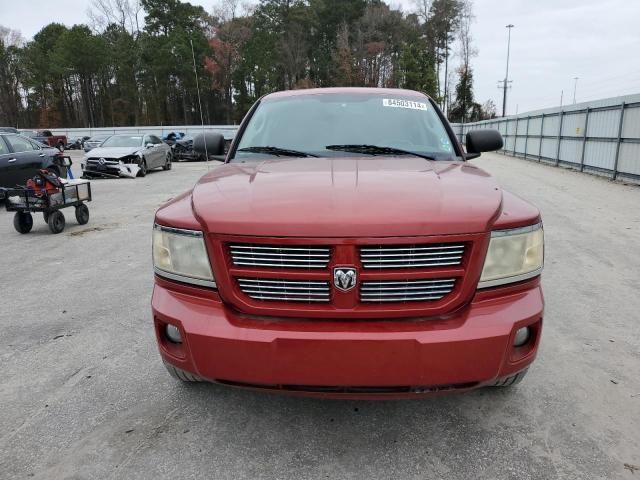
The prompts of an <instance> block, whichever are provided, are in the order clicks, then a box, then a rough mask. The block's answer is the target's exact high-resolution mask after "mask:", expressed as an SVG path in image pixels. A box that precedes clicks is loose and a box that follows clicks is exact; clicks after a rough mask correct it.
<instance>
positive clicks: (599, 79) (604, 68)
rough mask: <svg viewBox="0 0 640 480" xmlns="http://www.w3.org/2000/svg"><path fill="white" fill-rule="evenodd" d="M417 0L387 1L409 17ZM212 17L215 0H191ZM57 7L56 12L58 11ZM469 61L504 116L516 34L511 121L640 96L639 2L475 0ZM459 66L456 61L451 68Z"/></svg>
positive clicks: (82, 6) (82, 17)
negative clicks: (473, 50)
mask: <svg viewBox="0 0 640 480" xmlns="http://www.w3.org/2000/svg"><path fill="white" fill-rule="evenodd" d="M414 2H415V0H387V3H389V4H391V5H393V6H395V7H400V8H402V9H403V10H404V11H406V12H408V11H411V10H412V9H413V6H414ZM191 3H194V4H198V5H202V6H203V7H204V8H205V9H206V10H208V11H211V10H212V8H213V5H214V3H215V0H192V1H191ZM54 4H55V8H53V5H54ZM88 4H89V1H88V0H56V1H55V2H51V0H27V2H23V3H18V4H16V3H15V2H14V1H13V0H0V12H1V13H0V24H1V25H4V26H7V27H10V28H13V29H17V30H20V31H21V32H22V34H23V36H24V37H25V38H27V39H29V38H31V37H32V36H33V35H34V34H35V33H37V32H38V31H39V30H40V29H41V28H42V27H43V26H44V25H46V24H47V23H50V22H53V21H55V22H59V23H64V24H66V25H73V24H74V23H86V22H87V21H88V17H87V5H88ZM474 13H475V15H476V20H475V23H474V25H473V37H474V43H475V46H476V47H477V49H478V56H477V57H475V58H474V59H473V61H472V65H473V69H474V80H475V82H474V90H475V95H476V101H478V102H480V103H484V102H485V101H486V100H488V99H492V100H493V101H494V102H495V104H496V106H497V108H498V112H501V111H502V91H501V90H499V89H498V82H499V81H501V80H503V79H504V77H505V72H506V58H507V29H506V28H505V26H506V25H508V24H513V25H515V27H514V28H513V29H512V33H511V55H510V66H509V79H510V80H512V81H513V83H512V84H511V87H512V88H511V89H510V90H509V92H508V100H507V114H514V113H516V111H517V112H520V113H522V112H526V111H530V110H537V109H540V108H545V107H554V106H558V105H560V98H561V92H563V91H564V97H563V103H564V104H567V103H573V93H574V86H575V84H576V82H575V80H574V78H575V77H578V81H577V89H576V100H577V102H582V101H588V100H595V99H599V98H607V97H614V96H619V95H626V94H632V93H640V55H639V50H640V28H639V27H638V25H639V23H638V20H639V19H640V0H474ZM456 61H457V60H456V59H455V58H454V62H456Z"/></svg>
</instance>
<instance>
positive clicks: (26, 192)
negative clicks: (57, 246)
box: [4, 170, 91, 233]
mask: <svg viewBox="0 0 640 480" xmlns="http://www.w3.org/2000/svg"><path fill="white" fill-rule="evenodd" d="M4 194H5V195H4V197H5V206H6V209H7V211H9V212H16V214H15V216H14V217H13V226H14V227H15V229H16V230H17V231H18V232H20V233H29V232H30V231H31V229H32V228H33V215H32V214H33V213H34V212H42V216H43V218H44V221H45V222H46V223H47V224H48V225H49V230H51V233H60V232H62V231H63V230H64V227H65V224H66V220H65V218H64V214H63V213H62V212H61V210H62V209H63V208H69V207H74V208H75V214H76V220H77V221H78V223H79V224H80V225H85V224H86V223H88V222H89V207H87V205H86V202H90V201H91V184H90V183H89V182H88V181H86V180H68V181H64V182H63V181H62V180H61V179H60V178H58V177H56V176H52V175H51V174H49V172H47V171H46V170H41V171H40V173H39V174H38V176H36V177H34V178H33V179H32V180H29V182H27V185H26V186H24V187H17V188H12V189H5V190H4Z"/></svg>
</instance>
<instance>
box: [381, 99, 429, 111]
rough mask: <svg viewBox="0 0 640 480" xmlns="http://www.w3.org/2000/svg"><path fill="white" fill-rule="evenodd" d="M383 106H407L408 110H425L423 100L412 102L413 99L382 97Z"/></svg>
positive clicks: (425, 106) (425, 105)
mask: <svg viewBox="0 0 640 480" xmlns="http://www.w3.org/2000/svg"><path fill="white" fill-rule="evenodd" d="M382 106H383V107H391V108H408V109H410V110H426V109H427V104H426V103H423V102H414V101H413V100H403V99H401V98H383V99H382Z"/></svg>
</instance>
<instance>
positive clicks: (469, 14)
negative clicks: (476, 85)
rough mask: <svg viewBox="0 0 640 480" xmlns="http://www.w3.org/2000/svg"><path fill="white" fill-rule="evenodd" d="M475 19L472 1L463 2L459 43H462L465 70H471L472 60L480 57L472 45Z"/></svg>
mask: <svg viewBox="0 0 640 480" xmlns="http://www.w3.org/2000/svg"><path fill="white" fill-rule="evenodd" d="M475 18H476V17H475V15H474V14H473V4H472V2H471V0H462V3H461V8H460V28H459V30H458V41H459V42H460V58H461V59H462V65H463V67H464V69H465V70H469V68H470V66H471V59H472V58H473V57H475V56H477V55H478V49H477V48H476V47H474V46H473V44H472V42H473V36H472V35H471V24H472V23H473V22H474V21H475Z"/></svg>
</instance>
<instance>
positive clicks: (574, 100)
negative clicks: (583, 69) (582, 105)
mask: <svg viewBox="0 0 640 480" xmlns="http://www.w3.org/2000/svg"><path fill="white" fill-rule="evenodd" d="M573 80H574V81H575V83H574V84H573V104H574V105H575V104H576V90H578V80H580V77H574V78H573Z"/></svg>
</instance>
